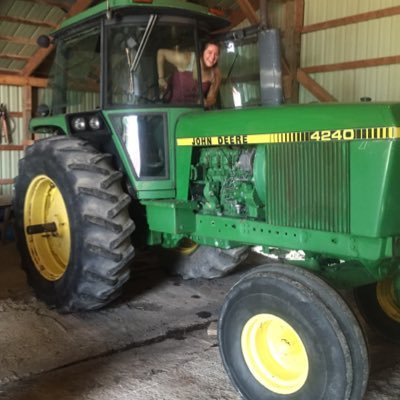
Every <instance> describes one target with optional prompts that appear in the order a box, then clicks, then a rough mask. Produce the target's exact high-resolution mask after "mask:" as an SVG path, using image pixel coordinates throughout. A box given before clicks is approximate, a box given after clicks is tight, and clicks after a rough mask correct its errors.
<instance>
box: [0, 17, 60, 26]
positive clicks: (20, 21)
mask: <svg viewBox="0 0 400 400" xmlns="http://www.w3.org/2000/svg"><path fill="white" fill-rule="evenodd" d="M0 21H6V22H15V23H17V24H24V25H35V26H42V27H45V28H52V29H55V28H57V24H54V23H53V22H48V21H40V20H35V19H31V18H20V17H12V16H10V15H2V16H0Z"/></svg>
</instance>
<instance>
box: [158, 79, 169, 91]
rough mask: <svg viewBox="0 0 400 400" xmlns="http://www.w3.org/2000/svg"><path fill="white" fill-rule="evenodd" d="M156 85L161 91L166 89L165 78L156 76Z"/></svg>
mask: <svg viewBox="0 0 400 400" xmlns="http://www.w3.org/2000/svg"><path fill="white" fill-rule="evenodd" d="M158 87H159V88H160V90H161V92H165V91H166V90H167V89H168V83H167V81H166V80H165V78H163V77H161V78H158Z"/></svg>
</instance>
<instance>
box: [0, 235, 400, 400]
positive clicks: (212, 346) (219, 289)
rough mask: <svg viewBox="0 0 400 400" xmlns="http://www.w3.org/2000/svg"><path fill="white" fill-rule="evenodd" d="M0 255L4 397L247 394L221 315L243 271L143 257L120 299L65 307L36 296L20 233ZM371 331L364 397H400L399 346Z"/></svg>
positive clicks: (83, 399) (145, 398)
mask: <svg viewBox="0 0 400 400" xmlns="http://www.w3.org/2000/svg"><path fill="white" fill-rule="evenodd" d="M0 260H1V261H0V335H1V337H0V354H1V358H0V399H4V400H39V399H40V400H50V399H57V400H78V399H79V400H89V399H90V400H92V399H93V400H94V399H96V400H113V399H118V400H124V399H129V400H136V399H137V400H139V399H140V400H152V399H154V400H155V399H157V400H173V399H174V400H189V399H194V400H196V399H197V400H206V399H207V400H208V399H222V400H239V398H240V397H239V395H238V394H237V393H236V392H235V391H234V389H233V388H232V386H231V384H230V382H229V381H228V379H227V377H226V375H225V373H224V371H223V367H222V365H221V362H220V358H219V354H218V343H217V338H216V324H215V321H216V319H217V317H218V310H219V308H220V306H221V304H222V302H223V298H224V296H225V294H226V292H227V291H228V290H229V288H230V287H231V286H232V285H233V283H234V282H235V281H236V280H237V279H238V276H239V275H238V274H236V275H232V276H229V277H227V278H223V279H218V280H214V281H206V280H192V281H182V280H180V279H177V278H174V277H169V276H167V275H165V274H164V273H163V272H162V271H160V270H159V269H158V268H157V267H155V262H154V260H153V259H152V258H151V257H142V263H141V265H140V266H139V267H138V268H137V269H136V270H135V272H134V274H133V277H132V280H131V281H130V282H129V284H128V286H127V288H126V291H125V294H124V296H123V297H122V298H121V299H120V300H119V301H118V302H117V303H115V304H112V305H111V306H109V307H108V308H106V309H105V310H102V311H98V312H92V313H79V314H73V315H60V314H58V313H57V312H56V311H54V310H50V309H48V308H47V307H46V306H45V305H44V304H42V303H41V302H39V301H37V300H36V299H35V297H34V296H33V293H32V291H31V290H30V288H29V287H28V286H27V285H26V282H25V276H24V274H23V273H22V272H21V270H20V268H19V257H18V254H17V251H16V249H15V245H14V243H7V244H6V245H1V244H0ZM239 274H240V272H239ZM210 324H211V325H210ZM368 338H369V341H370V353H371V369H372V373H371V378H370V383H369V387H368V391H367V394H366V396H365V400H378V399H379V400H395V399H396V400H397V399H399V398H400V349H399V348H397V347H395V346H393V345H390V344H388V343H385V342H384V341H383V340H382V339H380V338H379V337H377V336H375V335H374V334H373V333H372V332H368ZM310 400H311V399H310ZM327 400H329V399H327Z"/></svg>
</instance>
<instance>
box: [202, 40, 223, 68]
mask: <svg viewBox="0 0 400 400" xmlns="http://www.w3.org/2000/svg"><path fill="white" fill-rule="evenodd" d="M218 58H219V48H218V46H216V45H215V44H208V45H207V47H206V48H205V50H204V52H203V62H204V65H205V66H206V67H207V68H211V67H213V66H214V65H215V64H216V63H217V62H218Z"/></svg>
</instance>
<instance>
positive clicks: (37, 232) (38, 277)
mask: <svg viewBox="0 0 400 400" xmlns="http://www.w3.org/2000/svg"><path fill="white" fill-rule="evenodd" d="M121 177H122V174H121V173H120V172H117V171H115V170H114V169H113V167H112V165H111V156H110V155H109V154H102V153H99V152H98V151H97V150H96V149H94V148H93V147H92V146H90V145H89V144H88V143H87V142H85V141H83V140H79V139H74V138H67V137H52V138H50V139H45V140H42V141H39V142H37V143H36V144H34V145H33V146H31V147H29V148H28V149H27V151H26V155H25V157H24V158H23V159H22V160H21V161H20V164H19V176H18V178H17V180H16V186H15V208H14V209H15V213H16V225H17V229H16V231H17V244H18V247H19V250H20V253H21V258H22V267H23V268H24V269H25V271H26V274H27V277H28V282H29V284H30V285H31V286H32V288H33V290H34V291H35V293H36V295H37V297H38V298H40V299H42V300H43V301H45V302H46V303H47V304H48V305H49V306H54V307H56V308H58V309H59V310H60V311H62V312H72V311H82V310H93V309H98V308H101V307H103V306H105V305H106V304H108V303H109V302H111V301H112V300H113V299H115V298H116V297H118V295H119V294H120V292H121V290H122V286H123V284H124V283H125V282H126V281H127V280H128V279H129V274H130V273H129V265H128V264H129V262H130V261H131V259H132V258H133V255H134V250H133V247H132V245H131V241H130V236H131V234H132V232H133V230H134V223H133V221H132V220H131V219H130V217H129V215H128V205H129V203H130V198H129V196H128V195H127V194H126V193H124V192H123V190H122V186H121Z"/></svg>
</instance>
